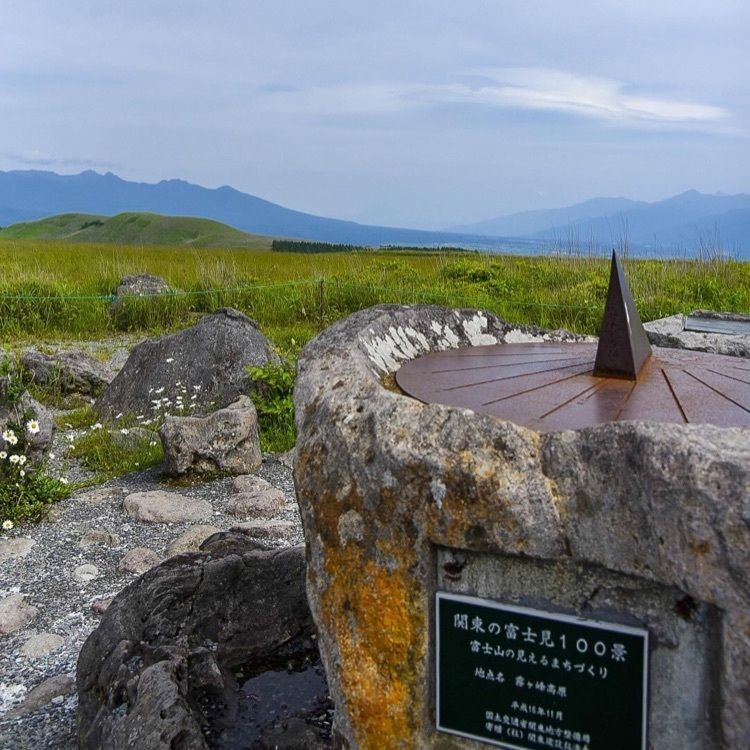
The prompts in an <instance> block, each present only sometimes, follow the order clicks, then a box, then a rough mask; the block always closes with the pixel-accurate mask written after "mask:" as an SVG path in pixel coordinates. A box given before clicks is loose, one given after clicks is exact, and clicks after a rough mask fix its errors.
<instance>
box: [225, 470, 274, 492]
mask: <svg viewBox="0 0 750 750" xmlns="http://www.w3.org/2000/svg"><path fill="white" fill-rule="evenodd" d="M273 488H274V487H273V485H272V484H271V483H270V482H267V481H266V480H265V479H263V478H262V477H259V476H258V475H257V474H241V475H240V476H238V477H235V478H234V479H233V480H232V492H234V493H235V494H239V493H240V492H254V493H257V492H264V491H266V490H271V489H273Z"/></svg>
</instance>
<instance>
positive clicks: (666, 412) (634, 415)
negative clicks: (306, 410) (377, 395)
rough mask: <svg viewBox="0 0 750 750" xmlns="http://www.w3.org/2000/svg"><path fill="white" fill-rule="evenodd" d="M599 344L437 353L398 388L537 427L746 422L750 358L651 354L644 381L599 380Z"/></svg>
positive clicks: (409, 369) (411, 369)
mask: <svg viewBox="0 0 750 750" xmlns="http://www.w3.org/2000/svg"><path fill="white" fill-rule="evenodd" d="M596 350H597V345H596V344H577V343H571V344H566V343H554V344H553V343H550V344H547V343H543V344H497V345H494V346H480V347H471V348H465V349H452V350H449V351H444V352H434V353H432V354H428V355H427V356H425V357H422V358H420V359H416V360H413V361H411V362H408V363H407V364H405V365H403V366H402V367H401V369H400V370H399V371H398V372H397V373H396V382H397V383H398V385H399V387H400V388H401V389H402V390H403V391H405V392H406V393H407V394H409V395H410V396H413V397H414V398H417V399H419V400H420V401H424V402H427V403H440V404H447V405H449V406H456V407H462V408H468V409H472V410H474V411H476V412H479V413H482V414H490V415H492V416H494V417H499V418H501V419H507V420H510V421H512V422H516V423H518V424H521V425H524V426H526V427H530V428H532V429H535V430H539V431H552V430H564V429H577V428H580V427H588V426H590V425H595V424H601V423H603V422H615V421H620V420H626V419H628V420H643V421H650V422H677V423H691V424H713V425H718V426H721V427H738V426H743V425H750V361H748V360H745V359H741V358H738V357H727V356H722V355H719V354H705V353H703V352H692V351H686V350H682V349H663V348H659V347H654V348H653V356H651V357H650V358H649V359H648V360H646V362H645V364H644V365H643V369H642V370H641V372H640V373H639V376H638V380H624V379H622V378H610V377H600V376H595V375H594V374H593V371H594V360H595V358H596Z"/></svg>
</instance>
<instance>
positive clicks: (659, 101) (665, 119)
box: [435, 68, 729, 124]
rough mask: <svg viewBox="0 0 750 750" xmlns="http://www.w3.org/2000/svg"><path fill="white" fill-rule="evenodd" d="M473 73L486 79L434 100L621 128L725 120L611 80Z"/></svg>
mask: <svg viewBox="0 0 750 750" xmlns="http://www.w3.org/2000/svg"><path fill="white" fill-rule="evenodd" d="M477 72H478V73H479V74H480V76H481V77H482V78H484V79H485V80H484V81H482V82H481V83H478V84H476V85H466V84H461V85H453V86H442V87H437V90H436V91H435V94H436V98H437V99H438V100H442V101H456V102H467V103H475V104H485V105H489V106H496V107H502V108H508V109H535V110H552V111H556V112H567V113H571V114H576V115H580V116H583V117H593V118H598V119H607V120H613V121H615V122H618V123H623V124H627V123H639V122H650V123H662V124H700V123H703V124H707V123H717V122H719V121H722V120H724V119H726V118H727V117H728V116H729V113H728V112H727V111H726V110H725V109H723V108H721V107H716V106H713V105H710V104H701V103H698V102H690V101H683V100H679V99H671V98H666V97H656V96H649V95H648V94H646V93H631V90H635V89H636V87H635V86H631V85H627V84H625V83H623V82H622V81H617V80H614V79H611V78H603V77H599V76H581V75H576V74H574V73H568V72H565V71H559V70H550V69H546V68H501V69H492V70H482V71H477Z"/></svg>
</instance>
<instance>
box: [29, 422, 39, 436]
mask: <svg viewBox="0 0 750 750" xmlns="http://www.w3.org/2000/svg"><path fill="white" fill-rule="evenodd" d="M26 429H27V430H28V431H29V432H30V433H31V434H32V435H36V434H37V433H38V432H39V429H40V427H39V422H37V421H36V419H30V420H29V421H28V422H26Z"/></svg>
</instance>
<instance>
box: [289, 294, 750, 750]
mask: <svg viewBox="0 0 750 750" xmlns="http://www.w3.org/2000/svg"><path fill="white" fill-rule="evenodd" d="M557 335H559V334H543V333H541V332H534V331H529V330H528V329H526V330H524V329H520V330H517V331H514V330H513V329H511V327H510V326H508V325H507V324H504V323H503V322H502V321H500V320H498V319H497V318H495V317H494V316H492V315H490V314H483V313H478V312H476V311H454V310H446V309H443V308H434V307H401V306H381V307H377V308H372V309H370V310H365V311H362V312H360V313H356V314H355V315H352V316H351V317H349V318H348V319H346V320H344V321H341V322H339V323H337V324H335V325H334V326H332V327H331V328H330V329H329V330H328V331H326V332H324V333H323V334H321V336H319V337H318V338H317V339H315V340H314V341H313V342H311V343H310V344H309V345H308V346H307V347H306V348H305V350H304V351H303V353H302V355H301V356H300V359H299V376H298V379H297V384H296V388H295V411H296V415H297V430H298V435H299V437H298V443H297V449H298V455H297V459H296V464H295V485H296V489H297V497H298V502H299V506H300V511H301V514H302V519H303V523H304V526H305V537H306V540H307V544H308V560H309V564H308V594H309V599H310V605H311V608H312V611H313V616H314V618H315V620H316V624H317V626H318V631H319V636H320V644H321V654H322V657H323V660H324V663H325V664H326V668H327V672H328V677H329V684H330V688H331V694H332V696H333V698H334V700H335V702H336V732H337V734H338V736H339V739H340V741H341V742H342V743H343V744H344V745H345V746H349V747H352V748H378V747H403V748H410V747H419V748H438V747H440V748H448V747H459V746H463V745H459V744H457V743H458V741H454V740H450V739H449V738H447V737H446V735H439V734H438V733H436V732H435V729H434V722H433V720H432V719H430V715H431V711H432V710H433V706H434V704H433V700H434V696H433V694H432V688H431V687H430V686H431V685H432V684H433V683H432V666H431V665H432V661H431V659H432V656H431V646H430V643H431V637H432V636H431V632H430V631H431V626H430V622H431V616H432V608H433V601H434V592H435V586H436V584H437V585H439V586H441V587H443V588H452V589H453V590H456V591H463V592H469V593H477V592H479V593H480V595H483V596H487V597H489V598H495V599H500V600H503V601H507V602H516V603H521V604H523V603H526V604H531V605H532V606H534V605H536V606H539V605H543V606H549V607H551V608H553V609H554V608H562V609H563V610H565V611H573V612H575V613H577V614H580V615H582V616H592V613H595V614H596V615H600V614H602V613H607V614H608V615H609V616H610V617H612V618H613V619H615V620H617V618H618V613H619V616H620V617H621V616H622V614H623V612H628V613H631V616H634V617H635V618H637V620H638V621H640V622H642V623H643V624H644V625H645V626H646V627H648V628H649V630H650V632H651V634H652V645H653V651H652V665H653V668H652V670H651V684H652V687H651V706H652V708H651V711H652V716H653V717H654V720H653V721H652V722H651V728H650V743H651V746H652V748H653V750H672V748H674V747H677V746H679V747H680V748H681V750H687V749H688V748H690V750H698V748H706V747H712V748H739V747H748V746H750V640H749V639H748V636H747V634H748V633H749V632H750V581H749V580H748V570H750V526H749V525H748V523H747V521H746V520H745V519H746V518H747V517H749V514H750V505H749V504H750V492H748V487H750V430H748V429H719V428H714V427H693V426H690V425H688V426H679V425H659V424H649V423H627V422H624V423H618V424H604V425H601V426H597V427H593V428H588V429H584V430H579V431H566V432H559V433H547V434H538V433H536V432H533V431H531V430H527V429H525V428H522V427H519V426H516V425H514V424H512V423H510V422H504V421H500V420H497V419H494V418H492V417H488V416H482V415H477V414H475V413H474V412H472V411H470V410H467V409H454V408H450V407H446V406H442V405H439V404H423V403H420V402H417V401H415V400H412V399H410V398H407V397H405V396H403V395H402V394H401V393H399V392H398V391H397V389H394V388H393V386H392V385H391V383H392V378H390V377H389V376H390V375H392V373H393V372H394V371H395V370H396V369H397V368H398V367H399V365H400V363H401V362H403V361H405V360H407V359H411V358H413V357H417V356H421V355H422V354H425V353H427V352H428V351H432V350H435V349H441V348H446V347H451V346H468V345H471V344H489V343H502V342H509V341H517V340H518V339H519V338H527V337H537V336H538V337H539V338H540V339H541V338H544V337H547V336H549V337H551V338H554V337H555V336H557ZM436 550H437V553H438V554H437V555H436ZM454 554H455V557H454ZM436 558H437V560H436ZM436 562H437V565H438V568H437V571H436V569H435V567H434V566H435V565H436ZM464 571H465V572H464ZM686 597H687V598H686ZM685 601H687V602H694V603H695V607H696V610H695V611H696V616H695V617H696V619H695V621H694V622H692V621H691V623H686V621H685V620H684V618H682V617H681V615H680V614H679V612H680V611H682V609H684V605H683V606H682V609H681V604H680V603H681V602H683V603H684V602H685ZM594 619H596V617H595V618H594ZM719 621H721V622H722V625H721V626H719V625H717V623H718V622H719ZM706 644H711V646H710V649H709V647H708V645H706ZM704 649H705V650H707V651H708V653H704ZM717 653H721V654H722V656H721V657H720V658H718V661H717V662H716V663H715V666H714V667H713V668H712V669H702V667H701V665H703V666H705V664H706V659H709V658H713V657H712V656H710V654H717ZM688 684H691V685H699V687H691V689H690V690H689V691H688V690H687V689H686V685H688ZM708 695H712V696H721V700H720V703H719V702H716V703H713V704H711V706H712V707H711V708H710V712H711V717H710V718H709V720H706V716H705V710H706V708H705V706H706V705H707V704H706V702H705V701H706V700H707V698H706V696H708ZM657 719H658V720H657ZM662 719H663V721H662ZM680 726H681V727H682V736H679V739H678V734H677V733H676V729H675V728H676V727H680ZM714 732H715V733H714Z"/></svg>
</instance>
